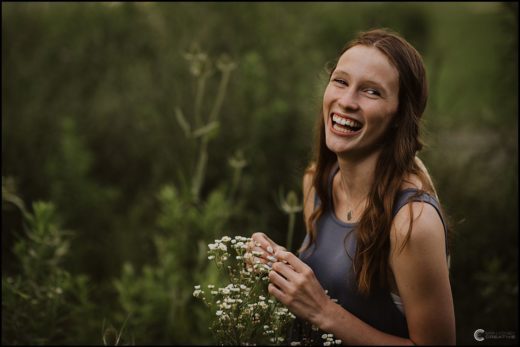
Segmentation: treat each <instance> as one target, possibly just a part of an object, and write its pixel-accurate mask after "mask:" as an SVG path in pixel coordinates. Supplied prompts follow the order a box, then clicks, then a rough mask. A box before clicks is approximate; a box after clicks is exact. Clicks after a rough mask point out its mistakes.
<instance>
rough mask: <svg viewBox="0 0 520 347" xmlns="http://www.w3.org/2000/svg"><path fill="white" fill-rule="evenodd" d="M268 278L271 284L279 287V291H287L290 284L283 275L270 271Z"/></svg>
mask: <svg viewBox="0 0 520 347" xmlns="http://www.w3.org/2000/svg"><path fill="white" fill-rule="evenodd" d="M268 277H269V282H271V283H272V284H274V285H275V286H276V287H278V289H279V290H280V291H282V292H286V291H287V287H288V286H289V282H288V281H287V279H286V278H285V277H283V276H282V275H280V274H279V273H278V272H276V271H274V270H271V271H269V274H268Z"/></svg>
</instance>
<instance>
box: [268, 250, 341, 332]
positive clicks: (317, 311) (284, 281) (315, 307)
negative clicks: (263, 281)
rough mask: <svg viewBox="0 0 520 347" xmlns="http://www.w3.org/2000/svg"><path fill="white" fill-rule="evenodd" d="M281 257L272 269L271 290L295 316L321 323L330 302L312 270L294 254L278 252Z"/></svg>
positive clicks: (270, 277) (316, 323)
mask: <svg viewBox="0 0 520 347" xmlns="http://www.w3.org/2000/svg"><path fill="white" fill-rule="evenodd" d="M274 256H275V257H276V258H277V259H278V261H277V262H275V263H274V264H273V266H272V270H271V271H270V272H269V281H270V282H271V283H269V287H268V290H269V293H270V294H271V295H273V296H274V297H275V298H276V299H278V300H279V301H280V302H281V303H282V304H284V305H285V306H287V308H288V309H289V310H290V311H291V312H292V313H293V314H294V315H296V316H298V317H300V318H302V319H304V320H307V321H309V322H311V323H312V324H314V325H316V326H319V324H320V320H321V319H322V317H323V312H324V309H325V308H326V306H327V304H328V303H331V302H332V301H331V300H330V298H329V296H328V295H327V294H326V293H325V290H324V289H323V288H322V286H321V285H320V283H319V282H318V280H317V278H316V276H315V275H314V272H313V271H312V269H311V268H310V267H309V266H308V265H307V264H305V263H304V262H302V261H301V260H300V259H298V257H296V256H295V255H294V254H292V253H290V252H287V251H278V252H275V254H274Z"/></svg>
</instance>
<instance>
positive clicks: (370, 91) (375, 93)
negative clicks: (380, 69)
mask: <svg viewBox="0 0 520 347" xmlns="http://www.w3.org/2000/svg"><path fill="white" fill-rule="evenodd" d="M366 92H367V93H368V94H370V95H375V96H381V93H379V91H378V90H377V89H373V88H368V89H367V90H366Z"/></svg>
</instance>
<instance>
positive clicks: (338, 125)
mask: <svg viewBox="0 0 520 347" xmlns="http://www.w3.org/2000/svg"><path fill="white" fill-rule="evenodd" d="M331 120H332V129H333V130H335V132H336V133H338V134H340V135H341V134H345V135H353V134H356V133H357V132H359V131H360V130H361V128H362V127H363V124H362V123H360V122H358V121H357V120H355V119H352V118H350V117H346V116H340V115H339V114H337V113H332V114H331Z"/></svg>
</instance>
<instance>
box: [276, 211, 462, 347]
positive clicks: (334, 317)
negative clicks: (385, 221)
mask: <svg viewBox="0 0 520 347" xmlns="http://www.w3.org/2000/svg"><path fill="white" fill-rule="evenodd" d="M413 209H414V216H416V218H414V223H413V229H412V233H411V236H410V239H409V241H408V242H407V243H406V245H405V247H404V248H403V250H402V251H401V252H399V249H400V248H399V247H400V246H401V245H402V241H403V240H404V237H405V236H406V234H407V232H408V225H409V223H408V221H409V217H408V215H409V214H408V213H407V211H408V208H403V209H401V210H400V212H399V213H398V215H397V216H396V220H395V223H394V225H393V228H392V236H391V247H392V249H391V256H390V263H391V266H392V269H393V271H394V274H395V276H396V282H397V285H398V289H399V294H400V295H401V299H402V301H403V304H404V307H405V312H406V317H407V322H408V330H409V333H410V338H409V339H404V338H401V337H398V336H393V335H390V334H386V333H384V332H382V331H379V330H377V329H375V328H374V327H372V326H370V325H368V324H366V323H364V322H363V321H361V320H360V319H358V318H357V317H355V316H354V315H352V314H351V313H350V312H348V311H346V310H345V309H343V308H342V307H341V306H340V305H338V304H336V303H334V302H333V301H332V300H330V298H328V296H327V295H326V293H325V291H324V290H323V288H322V287H321V285H320V284H319V282H318V281H317V279H316V277H315V275H314V273H313V271H312V270H311V269H310V267H309V266H307V265H306V264H305V263H303V262H302V261H301V260H300V259H298V258H297V257H296V256H295V255H294V254H292V253H289V252H285V251H279V252H276V254H275V257H276V258H278V262H276V263H274V264H273V268H272V271H271V272H270V273H269V278H270V281H271V284H270V285H269V292H270V293H271V294H272V295H274V296H275V297H276V298H277V299H278V300H280V301H281V302H282V303H283V304H284V305H286V306H287V307H288V308H289V309H290V310H291V312H293V313H294V314H295V315H297V316H298V317H300V318H302V319H305V320H307V321H309V322H311V323H312V324H314V325H315V326H317V327H319V328H320V329H321V330H323V331H325V332H328V333H332V334H334V335H335V337H336V338H338V339H341V340H342V341H343V343H345V344H356V345H362V344H380V345H385V344H398V345H406V344H408V345H410V344H431V345H437V344H454V343H455V318H454V312H453V301H452V297H451V288H450V285H449V278H448V269H447V264H446V254H445V244H444V229H443V226H442V222H441V220H440V218H439V216H438V214H437V212H436V211H435V209H434V208H433V207H432V206H431V205H429V204H422V203H413ZM285 262H287V263H285Z"/></svg>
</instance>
